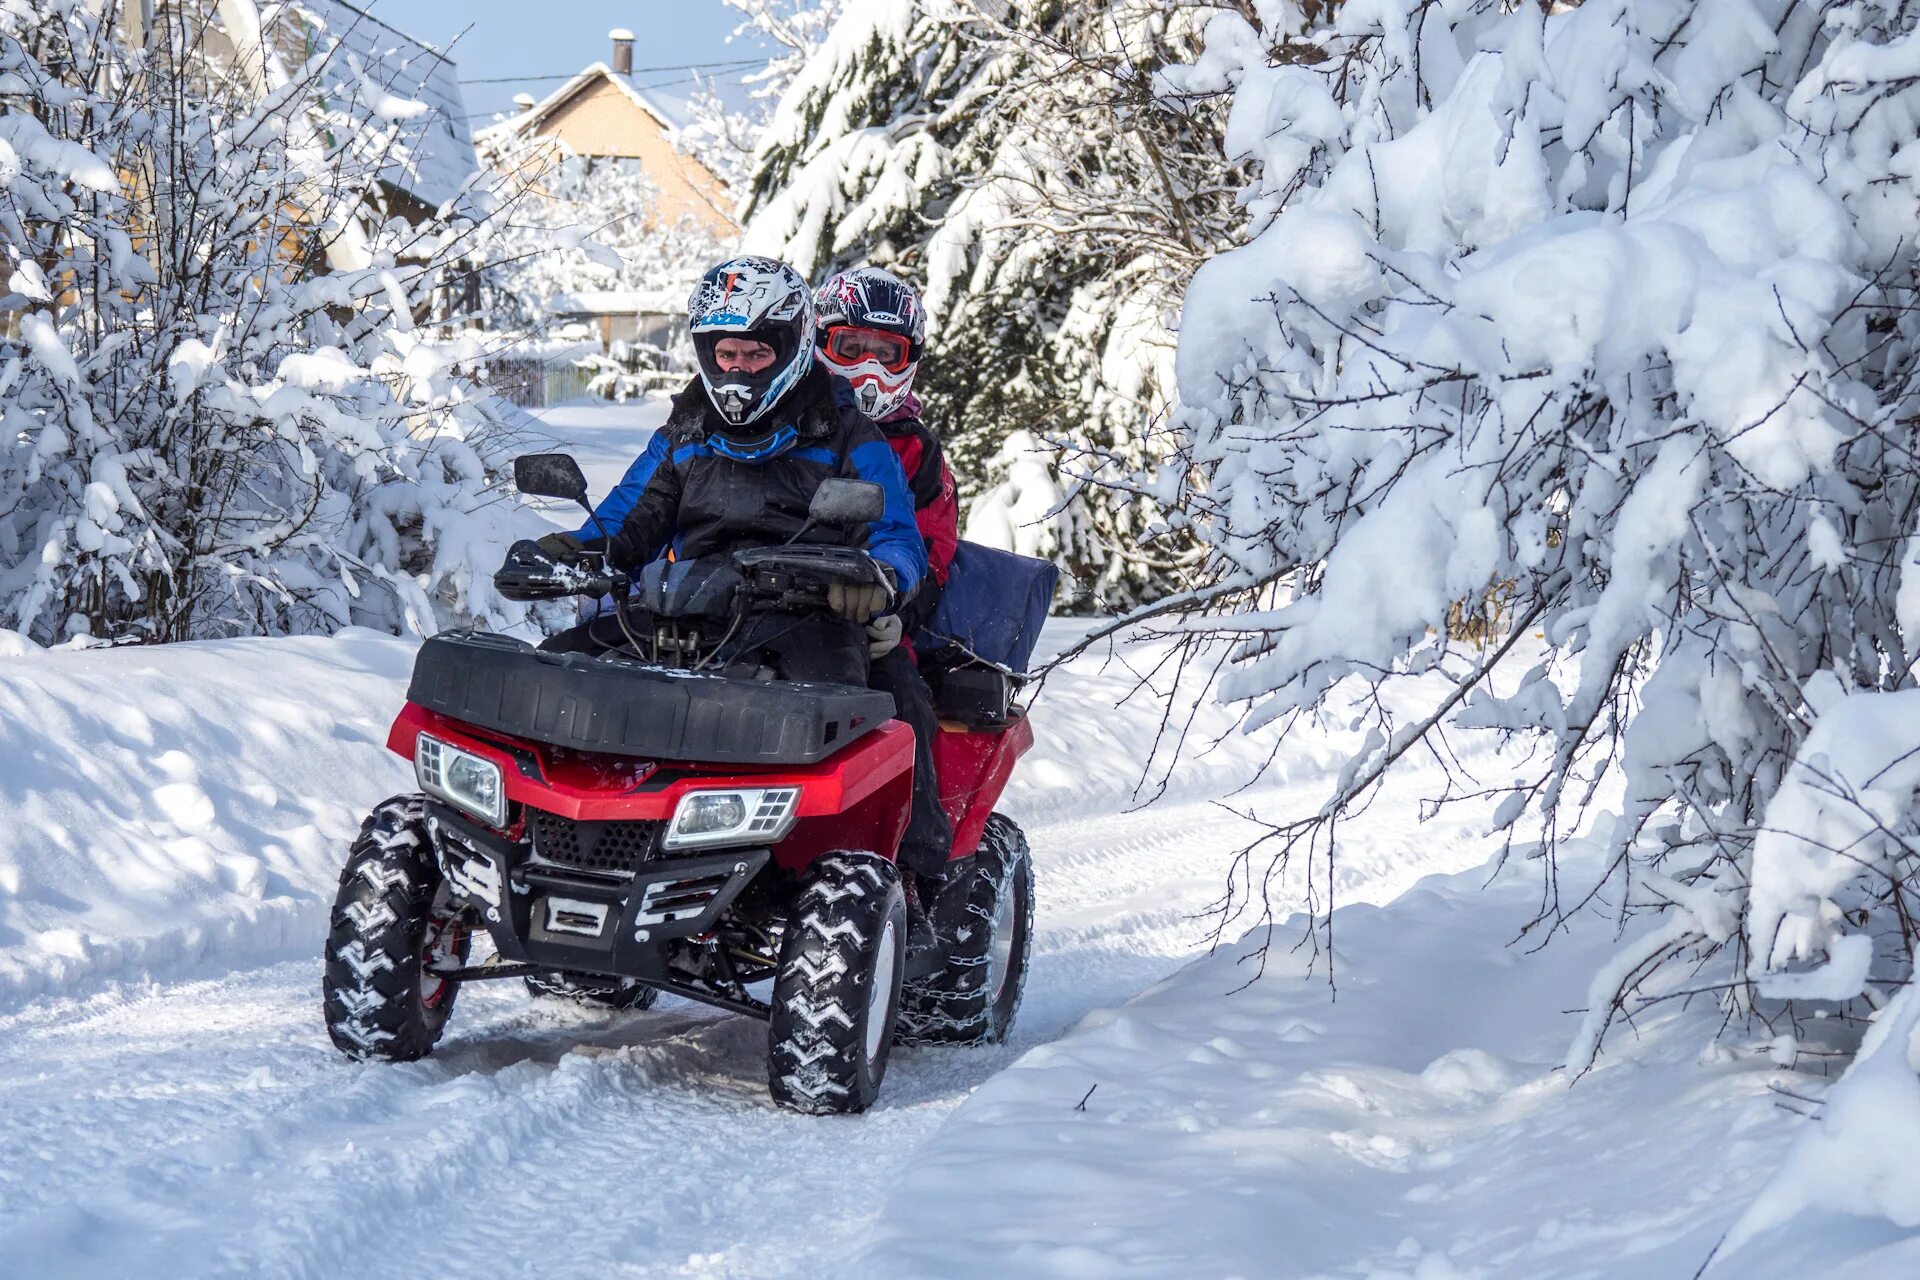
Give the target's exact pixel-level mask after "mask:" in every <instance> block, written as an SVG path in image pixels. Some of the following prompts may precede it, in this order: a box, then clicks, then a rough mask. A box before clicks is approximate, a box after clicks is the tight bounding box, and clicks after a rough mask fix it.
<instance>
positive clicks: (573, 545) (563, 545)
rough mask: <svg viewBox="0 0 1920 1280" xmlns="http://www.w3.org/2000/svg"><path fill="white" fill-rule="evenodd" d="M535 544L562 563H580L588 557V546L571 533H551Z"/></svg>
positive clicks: (537, 540)
mask: <svg viewBox="0 0 1920 1280" xmlns="http://www.w3.org/2000/svg"><path fill="white" fill-rule="evenodd" d="M534 545H535V546H537V547H539V548H540V549H541V550H542V551H544V552H546V553H547V554H548V555H550V556H552V557H553V558H554V559H555V560H558V561H559V562H560V563H561V564H579V563H580V562H581V561H582V560H585V559H586V558H587V548H586V546H585V545H584V544H583V543H582V542H581V541H580V539H578V538H576V537H574V536H573V535H572V534H570V533H549V534H547V535H546V536H545V537H543V538H539V539H536V540H535V542H534Z"/></svg>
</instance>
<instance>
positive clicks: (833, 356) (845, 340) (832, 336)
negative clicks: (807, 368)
mask: <svg viewBox="0 0 1920 1280" xmlns="http://www.w3.org/2000/svg"><path fill="white" fill-rule="evenodd" d="M825 350H826V356H827V361H828V363H829V364H836V365H840V366H843V367H847V368H851V367H852V366H854V365H857V364H860V363H861V362H862V361H866V360H872V361H873V362H874V363H876V364H878V365H879V366H880V367H881V368H882V369H885V370H886V371H887V372H888V373H899V372H901V371H902V370H904V369H905V368H906V367H907V361H908V359H909V357H910V356H911V354H912V350H913V347H912V344H911V343H909V342H908V341H907V340H906V339H905V338H903V337H901V336H900V335H899V334H897V333H888V332H887V331H886V330H884V329H862V328H859V327H857V326H855V325H836V326H834V327H833V328H831V329H828V330H827V340H826V344H825Z"/></svg>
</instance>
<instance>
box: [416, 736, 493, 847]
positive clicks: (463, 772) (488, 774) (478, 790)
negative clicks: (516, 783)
mask: <svg viewBox="0 0 1920 1280" xmlns="http://www.w3.org/2000/svg"><path fill="white" fill-rule="evenodd" d="M413 770H414V773H415V774H417V775H418V776H419V778H420V789H421V790H422V791H424V792H426V793H427V794H428V795H430V796H438V797H439V798H440V799H442V800H445V801H446V802H447V803H448V804H450V805H453V806H454V807H455V808H459V809H464V810H466V812H468V813H470V814H472V815H473V816H474V817H476V818H478V819H480V821H482V822H484V823H486V824H487V825H488V826H490V827H504V826H506V825H507V789H506V786H505V785H504V783H503V780H502V779H501V777H500V766H499V765H497V764H495V763H494V762H493V761H491V760H485V759H482V758H481V757H479V756H476V755H474V754H473V753H472V752H470V751H462V750H461V749H460V748H458V747H456V746H454V745H453V744H452V743H450V742H442V741H440V739H438V738H436V737H434V736H432V735H431V734H425V733H423V734H421V735H420V736H419V738H417V739H416V740H415V742H414V748H413Z"/></svg>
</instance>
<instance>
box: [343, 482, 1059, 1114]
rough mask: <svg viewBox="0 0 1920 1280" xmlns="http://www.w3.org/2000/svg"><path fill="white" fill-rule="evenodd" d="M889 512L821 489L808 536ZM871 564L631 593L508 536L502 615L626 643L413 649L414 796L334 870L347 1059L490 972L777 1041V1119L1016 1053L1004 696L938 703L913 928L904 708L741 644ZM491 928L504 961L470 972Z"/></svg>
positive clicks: (451, 643)
mask: <svg viewBox="0 0 1920 1280" xmlns="http://www.w3.org/2000/svg"><path fill="white" fill-rule="evenodd" d="M516 479H517V480H518V481H519V487H520V489H521V490H522V492H525V493H530V494H537V495H542V496H550V497H563V498H568V499H573V500H577V501H580V502H582V504H583V505H584V504H585V496H586V482H585V480H584V478H582V477H581V475H580V471H579V468H578V467H577V466H576V465H575V464H574V463H573V460H572V459H571V458H568V457H566V456H565V455H552V454H549V455H531V456H528V457H523V458H521V459H519V460H518V462H517V465H516ZM880 501H881V497H880V491H879V489H878V487H877V486H874V485H868V484H864V483H862V482H858V481H847V480H832V481H828V482H826V483H825V484H823V485H822V487H821V490H820V492H819V494H818V496H817V497H816V499H815V501H814V504H813V507H812V509H811V512H810V519H809V524H810V525H815V524H817V525H840V526H854V525H857V524H859V523H862V522H864V521H866V520H870V519H873V518H875V517H877V516H878V514H879V510H878V504H879V503H880ZM877 572H878V570H877V568H876V566H875V565H874V562H873V561H872V560H871V559H870V558H869V557H868V556H867V555H866V553H865V552H863V551H858V550H854V549H851V548H847V547H840V546H823V545H816V544H806V543H798V542H796V543H795V544H790V545H788V546H785V547H771V548H759V549H755V550H753V551H748V552H741V553H736V554H735V555H733V556H730V557H711V558H708V559H706V560H696V561H690V562H681V563H678V564H675V563H670V562H663V563H660V564H656V565H653V566H649V568H648V569H647V570H646V571H645V572H644V573H643V574H642V575H641V577H640V580H639V581H638V583H636V584H634V585H633V586H632V588H631V590H629V584H628V580H627V579H626V577H625V575H622V574H618V573H614V572H611V571H608V570H604V569H602V570H601V571H598V572H595V571H590V570H586V569H582V568H580V567H578V566H570V565H565V564H561V563H559V562H557V561H555V560H553V559H552V558H551V557H548V556H546V555H545V554H544V553H543V552H541V551H540V550H539V548H538V547H537V546H536V545H535V544H533V543H531V542H523V543H519V544H516V546H515V547H514V549H513V551H512V552H511V553H510V554H509V557H508V561H507V564H506V565H505V566H504V567H503V568H502V569H501V571H500V573H499V575H498V576H497V577H496V582H497V583H498V584H499V586H500V588H501V590H502V591H503V592H504V593H507V594H510V595H513V596H514V597H516V598H520V599H553V598H558V597H561V596H571V595H578V596H588V597H601V596H611V597H613V606H614V609H615V611H616V616H617V617H618V618H619V619H620V626H621V630H622V632H623V633H624V634H625V635H626V637H627V638H628V639H629V640H630V641H631V642H632V643H631V644H630V645H628V646H626V647H624V648H623V649H622V650H621V651H619V652H614V653H609V654H606V655H585V654H559V653H544V652H541V651H538V650H536V649H534V648H533V647H532V646H530V645H528V644H526V643H524V642H522V641H519V640H515V639H512V638H509V637H505V636H499V635H490V634H485V633H475V632H464V631H458V632H449V633H446V634H443V635H440V636H436V637H434V638H433V639H431V640H428V641H427V642H426V643H425V644H424V645H423V646H422V647H421V650H420V654H419V658H418V660H417V661H416V663H415V666H414V672H413V680H412V684H411V686H410V687H409V689H408V691H407V703H406V706H405V707H403V708H402V710H401V712H400V715H399V717H398V719H396V720H395V721H394V725H393V730H392V732H391V733H390V735H389V736H388V739H387V742H388V746H389V747H391V748H392V749H393V750H394V751H397V752H399V753H400V754H402V755H404V756H407V757H409V758H411V759H412V760H413V762H414V766H415V769H416V771H417V775H418V778H419V783H420V794H415V795H403V796H396V797H394V798H393V799H390V800H388V801H386V802H384V803H383V804H381V805H380V806H378V807H377V808H376V809H375V810H374V811H373V813H372V814H371V815H370V816H369V817H368V818H367V820H366V822H365V823H364V824H363V825H362V827H361V831H360V836H359V838H358V839H357V840H355V841H354V844H353V846H352V849H351V850H350V852H349V854H348V857H347V862H346V866H345V868H344V870H343V871H342V872H341V876H340V892H339V897H338V898H337V900H336V902H335V906H334V910H333V917H332V928H331V932H330V933H329V935H328V938H327V948H326V979H325V993H326V1002H325V1008H326V1021H327V1030H328V1033H329V1034H330V1035H331V1037H332V1039H333V1042H334V1044H335V1045H336V1046H338V1047H339V1049H340V1050H341V1051H342V1052H344V1053H346V1054H348V1055H349V1056H351V1057H355V1058H369V1057H374V1058H388V1059H394V1060H400V1061H405V1060H410V1059H414V1058H419V1057H422V1056H424V1055H426V1054H427V1053H429V1052H431V1051H432V1049H433V1046H434V1044H435V1042H436V1041H438V1040H439V1038H440V1035H441V1032H442V1031H443V1030H444V1029H445V1027H446V1024H447V1018H448V1015H449V1014H450V1013H451V1012H452V1009H453V1003H454V999H455V997H456V996H457V995H458V994H459V990H460V986H461V984H462V983H466V982H472V981H476V980H478V979H482V978H515V977H518V978H524V979H525V980H526V981H527V983H528V985H529V986H530V987H531V988H533V990H534V991H535V992H536V993H539V994H545V995H557V996H565V997H570V998H573V999H578V1000H587V1001H594V1002H598V1003H601V1004H606V1005H611V1006H614V1007H618V1008H645V1007H647V1006H648V1005H650V1004H651V1003H652V1002H653V1001H654V999H655V998H656V996H657V994H658V993H659V992H661V991H671V992H673V993H674V994H676V995H680V996H684V997H686V998H688V999H690V1000H698V1001H702V1002H704V1003H706V1004H711V1005H716V1006H718V1007H720V1008H723V1009H728V1010H732V1011H735V1012H738V1013H746V1014H751V1015H753V1016H755V1017H761V1018H765V1019H766V1020H767V1022H768V1026H769V1034H768V1080H769V1085H770V1087H771V1089H772V1093H773V1097H774V1099H775V1100H776V1101H778V1102H780V1103H783V1104H785V1105H787V1106H790V1107H793V1108H796V1109H798V1110H801V1111H809V1112H850V1111H862V1110H865V1109H866V1108H867V1107H868V1106H869V1105H870V1104H871V1103H872V1102H873V1100H874V1097H875V1095H876V1093H877V1092H878V1090H879V1088H880V1081H881V1077H882V1076H883V1075H884V1074H885V1072H886V1066H887V1054H888V1049H889V1046H890V1045H891V1044H892V1043H893V1042H894V1041H895V1040H896V1039H898V1040H902V1041H908V1042H913V1041H946V1042H983V1041H998V1040H1001V1039H1003V1038H1004V1037H1005V1036H1006V1034H1007V1031H1008V1028H1009V1026H1010V1025H1011V1023H1012V1021H1013V1017H1014V1013H1015V1011H1016V1010H1017V1009H1018V1007H1019V1004H1020V996H1021V992H1022V988H1023V986H1024V984H1025V979H1026V971H1027V959H1028V951H1029V947H1030V943H1031V938H1032V919H1033V869H1032V865H1031V862H1030V860H1029V857H1028V852H1027V842H1026V838H1025V837H1024V836H1023V835H1022V834H1021V832H1020V829H1019V828H1018V827H1017V826H1015V825H1014V823H1013V822H1011V821H1010V820H1009V819H1007V818H1006V817H1005V816H1004V815H1002V814H998V813H994V812H993V805H994V802H995V801H996V800H997V799H998V798H999V795H1000V792H1001V789H1002V788H1003V787H1004V786H1005V785H1006V781H1007V778H1008V776H1009V774H1010V773H1011V772H1012V769H1013V765H1014V762H1015V761H1016V760H1017V759H1018V758H1019V757H1020V755H1021V754H1022V753H1024V752H1025V751H1026V750H1027V748H1028V747H1030V746H1031V745H1032V743H1033V731H1032V729H1031V728H1030V727H1029V726H1028V723H1027V720H1026V718H1025V715H1024V714H1023V713H1022V711H1021V709H1020V708H1019V707H1018V706H1016V705H1012V704H1011V702H1010V698H1009V697H1008V696H1007V695H1009V694H1010V693H1011V687H1010V686H1003V689H1002V692H1001V694H1000V696H998V697H995V696H993V695H992V693H991V687H992V685H993V682H994V681H995V680H1003V681H1004V679H1005V677H1004V675H1003V674H1002V673H1001V672H999V671H997V670H995V669H992V668H985V669H982V668H978V667H975V668H972V669H965V670H962V671H959V672H956V673H955V675H954V678H953V679H952V680H950V681H948V682H947V687H949V688H950V689H951V690H952V697H950V698H949V699H947V700H946V701H945V702H944V703H943V704H942V715H943V717H945V716H947V715H949V714H952V715H955V716H956V717H957V718H955V719H945V718H943V720H942V724H941V733H940V737H939V741H938V742H937V743H936V744H935V751H934V755H935V759H936V761H937V762H938V768H939V774H940V795H941V798H942V802H943V804H944V806H945V808H946V810H947V813H948V816H949V817H950V819H951V820H952V824H953V830H954V846H953V854H952V858H953V863H954V865H953V867H952V869H951V872H950V874H949V875H948V877H947V879H946V882H945V884H946V887H945V888H944V890H943V891H942V892H941V893H940V895H939V897H938V899H937V900H935V901H933V902H930V903H927V904H925V908H924V912H923V913H922V914H916V916H915V917H914V924H915V926H916V927H915V928H913V929H912V930H911V931H910V927H909V913H908V911H907V907H906V901H905V898H904V895H903V891H902V884H901V877H900V872H899V870H898V868H897V867H896V865H895V851H896V849H897V848H898V845H899V842H900V838H901V834H902V832H903V831H904V830H905V828H906V822H907V813H908V805H909V798H910V796H911V793H912V785H911V784H912V771H913V737H912V731H911V730H910V729H909V728H907V727H906V726H905V725H903V724H901V723H899V722H898V721H895V720H894V719H893V718H892V716H893V703H892V699H890V698H889V697H888V696H887V695H886V694H884V693H876V692H873V691H871V690H868V689H865V688H856V687H851V686H846V685H828V684H802V683H796V682H790V681H783V680H780V679H778V678H777V672H773V671H770V670H769V669H768V668H767V667H766V666H765V665H764V664H763V663H761V662H760V661H759V659H760V656H761V655H758V654H755V653H753V652H750V651H742V650H741V649H740V648H739V647H738V646H733V647H730V639H731V637H733V636H734V635H735V634H736V633H738V632H739V630H740V628H739V623H740V621H741V620H742V619H743V618H745V617H747V616H749V615H753V614H755V613H756V612H759V611H766V610H774V611H778V612H783V613H786V614H790V615H803V614H805V613H806V612H807V611H809V610H816V609H824V608H825V607H826V590H827V587H828V585H829V584H830V583H832V582H834V581H836V580H838V581H859V582H866V581H872V580H873V575H875V574H876V573H877ZM636 597H637V599H636ZM748 630H749V631H751V630H752V628H749V629H748ZM937 688H938V686H937ZM983 689H984V690H987V696H985V697H983V696H982V691H983ZM936 701H937V702H939V701H940V698H939V695H938V693H937V694H936ZM482 931H484V932H485V933H486V934H487V935H488V936H489V937H490V938H491V939H492V942H493V951H494V954H493V955H492V956H491V957H489V958H488V959H487V960H486V961H485V962H484V963H481V964H472V963H470V962H469V957H468V948H469V945H470V943H471V941H472V939H473V937H474V935H475V934H476V933H478V932H482ZM910 932H911V934H912V936H910ZM768 982H770V983H771V987H770V988H762V990H761V991H760V992H758V993H756V990H755V988H756V987H760V986H761V984H765V983H768Z"/></svg>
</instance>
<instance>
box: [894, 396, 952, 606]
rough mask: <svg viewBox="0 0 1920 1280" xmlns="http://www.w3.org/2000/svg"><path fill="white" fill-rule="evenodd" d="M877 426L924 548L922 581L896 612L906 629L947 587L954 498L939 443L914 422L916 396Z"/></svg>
mask: <svg viewBox="0 0 1920 1280" xmlns="http://www.w3.org/2000/svg"><path fill="white" fill-rule="evenodd" d="M877 425H878V426H879V428H880V433H881V434H882V435H883V436H885V437H886V440H887V443H888V444H890V445H892V446H893V452H894V454H895V456H897V457H898V458H899V459H900V469H901V470H902V471H904V472H906V473H907V488H908V489H909V490H911V491H912V493H913V518H914V523H916V524H918V525H919V526H920V536H921V538H922V539H924V540H925V541H926V544H927V569H928V574H927V581H926V583H925V584H924V585H922V586H921V588H920V590H919V591H918V592H916V593H915V595H914V598H913V600H912V602H911V603H910V604H909V606H908V607H907V608H906V609H904V610H902V614H903V615H904V617H905V620H906V622H907V624H908V627H909V629H911V628H913V627H916V626H919V625H920V624H922V623H924V622H925V621H926V620H927V619H928V617H930V616H931V615H932V613H933V606H934V604H935V603H936V602H938V600H939V599H940V589H941V588H942V587H945V586H946V585H947V574H948V572H949V571H950V570H951V568H952V566H953V551H954V548H955V547H956V546H958V545H959V542H960V496H959V493H958V491H957V490H956V489H955V488H954V483H953V472H952V471H951V470H949V469H948V467H947V455H946V450H944V449H942V448H941V447H940V438H939V437H938V436H936V435H934V434H933V429H932V428H930V427H928V426H927V425H926V423H924V422H922V421H921V420H920V399H919V397H918V396H913V395H909V396H908V397H907V402H906V403H905V404H904V405H902V406H901V407H900V408H899V409H898V410H897V411H896V412H895V413H894V415H893V416H892V417H890V418H887V419H886V420H884V421H882V422H880V423H878V424H877Z"/></svg>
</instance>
